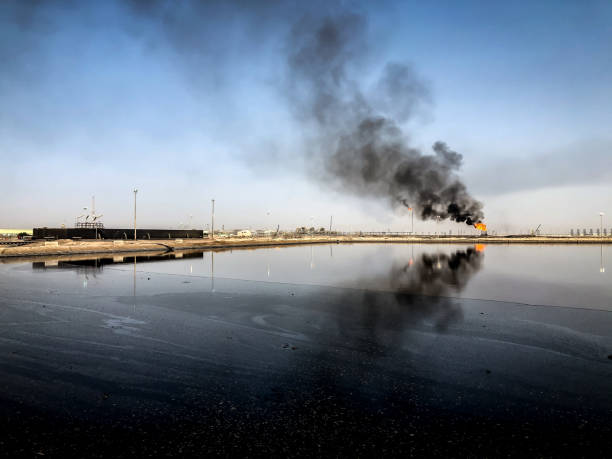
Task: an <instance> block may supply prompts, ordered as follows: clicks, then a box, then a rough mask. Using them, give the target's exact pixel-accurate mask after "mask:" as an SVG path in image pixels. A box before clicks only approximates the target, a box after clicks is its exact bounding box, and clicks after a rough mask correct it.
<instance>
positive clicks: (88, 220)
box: [74, 196, 104, 229]
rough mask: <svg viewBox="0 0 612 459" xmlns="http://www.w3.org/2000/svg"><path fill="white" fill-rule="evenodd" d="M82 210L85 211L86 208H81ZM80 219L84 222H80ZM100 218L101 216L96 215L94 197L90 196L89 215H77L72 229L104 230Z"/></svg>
mask: <svg viewBox="0 0 612 459" xmlns="http://www.w3.org/2000/svg"><path fill="white" fill-rule="evenodd" d="M83 210H85V211H86V210H87V207H83ZM81 218H84V220H83V221H81V220H80V219H81ZM100 218H102V214H100V215H98V214H96V197H95V196H92V197H91V209H89V213H88V214H83V215H79V216H78V217H77V218H76V221H75V223H74V227H75V228H96V229H99V228H104V223H102V222H101V221H100Z"/></svg>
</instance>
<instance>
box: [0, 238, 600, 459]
mask: <svg viewBox="0 0 612 459" xmlns="http://www.w3.org/2000/svg"><path fill="white" fill-rule="evenodd" d="M388 247H389V246H386V248H380V247H378V246H374V247H371V248H359V249H358V251H353V252H348V251H347V252H343V250H347V249H351V248H352V247H345V248H344V249H337V247H336V246H334V247H325V246H322V247H319V248H317V249H315V250H319V252H311V249H310V248H294V249H289V248H287V249H282V250H281V251H274V250H270V249H266V250H265V251H249V252H240V253H236V252H234V253H231V254H230V253H217V254H215V260H213V258H212V256H211V253H205V254H202V253H191V254H189V253H187V254H184V255H182V257H181V258H174V257H175V256H174V255H173V256H171V257H166V259H157V257H153V258H147V257H141V258H139V259H137V260H134V259H133V258H124V257H121V258H119V257H116V258H115V259H114V260H113V259H107V260H91V261H87V260H63V261H58V260H50V259H46V260H45V259H37V260H36V261H34V262H32V261H27V262H26V261H21V262H17V263H12V264H4V265H0V292H1V296H0V351H1V354H0V355H2V365H1V366H0V389H1V392H0V401H1V404H0V414H1V418H0V423H1V424H2V425H1V426H0V427H1V428H2V431H3V435H2V438H1V439H0V451H2V452H3V453H4V454H6V455H8V456H15V455H17V454H23V455H26V456H34V457H36V456H38V455H40V454H44V455H46V456H49V455H51V456H53V455H56V456H65V455H66V454H69V453H72V454H73V455H78V456H109V455H113V456H128V455H137V456H146V455H155V456H158V455H167V454H169V455H177V456H186V455H190V454H202V453H208V454H214V455H224V456H228V455H236V454H240V455H248V456H270V455H272V456H287V455H290V456H312V455H315V456H317V455H318V456H320V455H326V456H327V455H342V456H349V455H350V456H353V455H361V456H366V455H371V454H381V455H382V454H386V455H400V454H401V455H404V454H420V455H427V456H449V455H450V456H465V455H470V456H482V455H496V456H499V455H513V456H519V455H520V456H523V455H527V456H538V457H542V456H558V455H562V454H563V455H567V454H571V455H576V456H601V455H603V454H605V452H606V451H608V450H609V447H610V446H612V440H611V434H612V428H611V425H612V424H611V423H610V421H611V420H612V416H611V413H612V411H611V410H612V390H611V387H612V385H611V382H612V312H610V311H609V309H608V310H606V307H605V306H606V292H607V294H608V295H609V297H608V298H610V297H612V291H610V290H609V289H608V288H607V285H608V284H606V282H605V280H607V276H608V274H607V273H605V270H604V271H600V270H599V266H596V268H597V274H601V275H602V276H603V277H602V278H603V279H604V281H602V280H601V279H602V278H598V277H595V278H594V279H595V280H592V278H590V277H585V276H580V275H575V272H574V271H572V269H574V268H575V267H576V266H579V267H581V268H579V270H578V271H576V272H579V271H580V272H582V271H585V272H586V270H587V268H588V267H590V265H589V264H588V263H590V261H589V260H590V259H591V257H595V255H599V252H598V253H597V254H595V253H594V252H593V253H591V252H589V250H592V249H591V248H587V247H579V249H586V251H585V252H571V251H570V252H565V255H566V257H567V259H568V260H571V261H572V263H571V265H570V264H568V266H570V267H568V268H567V269H566V271H564V272H565V275H566V276H570V277H571V278H572V279H574V280H575V282H574V287H573V289H572V290H573V291H574V293H573V296H572V295H569V294H568V295H565V298H566V299H565V303H572V305H569V304H563V303H564V300H563V297H564V295H559V294H558V292H557V289H556V288H555V286H554V284H553V283H552V282H553V281H554V277H553V276H550V275H548V274H543V275H542V276H543V277H542V276H541V277H540V278H539V279H538V277H537V276H533V275H530V271H529V270H530V269H533V263H530V264H529V266H531V268H525V271H526V273H525V278H524V279H523V282H522V284H521V279H522V278H521V277H520V276H519V277H516V275H515V277H513V278H510V277H508V276H507V275H506V276H504V275H503V273H504V272H505V271H504V270H505V267H504V269H502V270H501V271H500V266H499V261H500V260H504V261H505V262H506V263H509V264H510V265H512V260H513V257H515V256H516V250H517V249H515V248H514V247H513V248H508V249H509V250H510V252H505V253H504V252H501V250H503V249H504V247H500V248H495V249H494V250H491V249H490V248H486V250H484V252H483V251H482V250H483V249H484V248H482V247H480V248H478V250H475V249H474V248H471V247H470V248H468V247H465V246H463V247H454V246H453V247H451V246H449V247H443V248H439V249H436V251H435V252H432V249H431V247H416V248H415V247H403V248H401V249H397V250H395V251H393V252H385V251H388V250H392V249H389V248H388ZM354 248H355V249H357V247H354ZM330 249H331V250H332V257H335V260H336V261H334V262H333V263H332V262H331V261H330V260H331V257H328V255H327V253H328V252H329V250H330ZM551 249H555V247H551ZM557 249H559V250H564V248H563V247H559V248H557ZM568 249H569V247H568ZM334 250H336V252H335V255H334V254H333V251H334ZM381 250H382V252H381ZM408 250H409V251H408ZM513 250H514V251H513ZM283 251H285V252H283ZM292 251H293V252H292ZM324 254H325V255H324ZM373 254H375V255H376V257H373ZM385 254H386V255H385ZM309 255H310V260H309V259H308V256H309ZM544 255H548V258H550V257H552V259H553V261H552V264H554V265H555V266H557V265H558V263H557V262H556V261H555V260H556V259H555V256H558V255H556V254H555V253H545V254H544ZM232 256H234V257H235V258H233V259H232V258H231V257H232ZM323 256H325V257H327V258H325V259H324V258H323ZM540 256H542V254H540ZM595 258H597V257H595ZM595 258H594V260H595ZM228 260H233V261H228ZM325 260H328V261H327V262H326V261H325ZM602 260H603V252H602ZM134 261H136V263H134ZM214 261H216V265H215V267H214V268H213V265H212V263H213V262H214ZM596 261H597V262H599V259H598V258H597V260H596ZM541 263H544V264H545V263H548V261H546V260H542V262H541ZM539 266H541V264H540V265H539ZM602 266H603V265H602ZM340 268H342V269H340ZM556 269H557V270H559V269H560V268H558V267H557V268H556ZM589 269H590V268H589ZM347 270H348V272H347ZM351 270H352V271H351ZM567 270H569V273H568V271H567ZM214 272H216V273H217V274H216V277H214V278H213V276H212V274H213V273H214ZM309 272H310V275H308V273H309ZM533 272H537V270H534V271H533ZM326 273H327V274H326ZM333 273H337V274H336V275H334V274H333ZM230 274H234V276H233V277H242V278H243V279H237V278H235V279H230V278H229V277H232V276H230ZM220 275H221V277H219V276H220ZM296 276H299V277H300V278H301V279H304V281H305V282H304V283H299V284H298V283H296V282H294V281H293V280H294V279H295V277H296ZM546 276H549V277H548V278H547V279H544V277H546ZM562 277H563V273H557V278H562ZM483 278H484V279H485V280H487V279H489V282H487V283H484V284H482V288H480V289H474V287H473V286H474V285H479V283H482V282H483V280H482V279H483ZM492 279H493V280H492ZM495 279H496V281H494V280H495ZM589 279H591V280H589ZM538 280H540V281H541V282H538ZM325 281H327V282H325ZM491 282H500V285H499V289H495V288H492V287H491V285H489V284H490V283H491ZM322 283H326V284H327V285H321V284H322ZM536 284H537V285H540V288H537V289H535V290H534V288H533V285H536ZM508 285H517V286H519V287H520V286H521V285H523V286H524V287H523V288H522V291H519V292H513V291H508V288H507V286H508ZM551 285H552V287H551ZM542 286H544V287H542ZM360 287H361V288H360ZM493 287H494V286H493ZM567 287H568V286H567V285H566V283H565V282H563V283H562V282H559V285H558V288H559V289H561V290H563V289H567ZM470 289H471V290H470ZM547 289H550V293H549V294H548V296H547V294H546V292H543V291H542V290H547ZM530 291H533V294H532V295H531V296H533V298H536V299H538V300H541V299H546V298H549V299H550V300H551V301H548V303H549V304H546V302H541V301H540V302H539V303H538V304H537V305H536V304H525V302H519V301H516V300H517V299H522V298H523V297H529V296H530ZM581 291H582V292H583V294H582V296H580V295H578V294H577V293H576V292H581ZM587 291H591V292H593V294H592V296H589V295H587V294H586V293H584V292H587ZM495 295H497V297H495ZM511 296H513V297H514V299H515V300H514V301H508V299H509V297H511ZM519 297H520V298H519ZM580 297H581V298H583V301H582V303H583V304H580V305H576V304H574V303H575V298H580ZM504 298H505V299H504ZM608 304H612V302H611V303H608Z"/></svg>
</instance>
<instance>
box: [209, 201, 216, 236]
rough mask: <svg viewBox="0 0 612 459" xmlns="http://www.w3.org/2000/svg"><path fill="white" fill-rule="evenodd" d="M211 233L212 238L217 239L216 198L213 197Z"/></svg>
mask: <svg viewBox="0 0 612 459" xmlns="http://www.w3.org/2000/svg"><path fill="white" fill-rule="evenodd" d="M210 227H211V233H210V238H211V239H215V200H214V199H212V221H211V225H210Z"/></svg>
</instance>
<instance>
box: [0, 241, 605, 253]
mask: <svg viewBox="0 0 612 459" xmlns="http://www.w3.org/2000/svg"><path fill="white" fill-rule="evenodd" d="M327 243H418V244H611V243H612V237H564V236H558V237H551V236H539V237H494V236H484V237H460V236H457V237H448V236H447V237H435V236H419V237H372V236H363V237H359V236H335V237H334V236H331V237H330V236H316V237H304V238H295V239H287V238H265V239H264V238H239V239H238V238H234V239H217V240H214V241H213V240H210V239H170V240H168V239H164V240H137V241H130V240H127V241H126V240H114V241H108V240H104V241H99V240H79V241H74V240H71V239H61V240H58V241H37V242H33V243H30V244H26V245H21V246H6V247H1V248H0V257H24V256H43V255H73V254H75V255H76V254H111V253H131V252H152V251H154V252H165V251H173V250H187V249H204V250H207V249H223V248H240V247H245V248H246V247H252V248H257V247H280V246H285V245H301V244H327Z"/></svg>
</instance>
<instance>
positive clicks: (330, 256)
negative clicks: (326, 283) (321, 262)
mask: <svg viewBox="0 0 612 459" xmlns="http://www.w3.org/2000/svg"><path fill="white" fill-rule="evenodd" d="M332 247H333V245H332V244H329V258H334V251H333V250H332Z"/></svg>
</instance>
